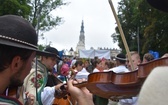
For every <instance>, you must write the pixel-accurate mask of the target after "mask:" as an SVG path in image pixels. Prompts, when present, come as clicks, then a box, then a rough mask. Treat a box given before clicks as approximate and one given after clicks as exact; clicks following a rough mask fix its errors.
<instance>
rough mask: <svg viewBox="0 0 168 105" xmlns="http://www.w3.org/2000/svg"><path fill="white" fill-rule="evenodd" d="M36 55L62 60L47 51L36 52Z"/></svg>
mask: <svg viewBox="0 0 168 105" xmlns="http://www.w3.org/2000/svg"><path fill="white" fill-rule="evenodd" d="M36 55H40V56H47V57H56V58H58V59H59V60H62V59H61V57H60V56H58V55H56V54H54V53H50V52H47V51H40V50H36Z"/></svg>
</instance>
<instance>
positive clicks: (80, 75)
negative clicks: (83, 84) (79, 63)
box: [75, 68, 90, 79]
mask: <svg viewBox="0 0 168 105" xmlns="http://www.w3.org/2000/svg"><path fill="white" fill-rule="evenodd" d="M89 74H90V73H89V72H87V70H86V68H83V69H82V70H81V71H79V72H78V73H77V74H76V76H75V78H76V79H83V78H85V79H87V78H88V75H89Z"/></svg>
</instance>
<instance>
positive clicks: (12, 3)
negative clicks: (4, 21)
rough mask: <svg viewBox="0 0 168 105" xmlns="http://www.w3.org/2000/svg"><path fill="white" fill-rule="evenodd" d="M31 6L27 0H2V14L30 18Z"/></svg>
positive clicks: (0, 13) (0, 4)
mask: <svg viewBox="0 0 168 105" xmlns="http://www.w3.org/2000/svg"><path fill="white" fill-rule="evenodd" d="M30 10H31V7H30V6H29V5H28V4H27V1H26V0H0V15H7V14H13V15H19V16H22V17H24V18H28V16H29V14H30Z"/></svg>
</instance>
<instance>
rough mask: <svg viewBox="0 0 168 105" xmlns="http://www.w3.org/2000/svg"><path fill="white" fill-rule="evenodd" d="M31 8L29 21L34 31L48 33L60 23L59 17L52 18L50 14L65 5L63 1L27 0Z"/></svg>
mask: <svg viewBox="0 0 168 105" xmlns="http://www.w3.org/2000/svg"><path fill="white" fill-rule="evenodd" d="M27 3H28V4H29V5H30V6H31V13H30V16H29V21H30V22H31V23H32V25H33V26H34V27H35V29H36V30H37V32H38V31H41V32H45V31H49V30H51V29H53V28H54V27H56V26H58V25H59V24H61V22H62V18H61V17H59V16H52V14H51V13H52V12H53V11H54V10H55V9H56V8H59V7H60V6H63V5H67V4H68V3H64V2H63V0H27Z"/></svg>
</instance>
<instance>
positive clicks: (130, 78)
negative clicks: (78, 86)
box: [86, 71, 142, 100]
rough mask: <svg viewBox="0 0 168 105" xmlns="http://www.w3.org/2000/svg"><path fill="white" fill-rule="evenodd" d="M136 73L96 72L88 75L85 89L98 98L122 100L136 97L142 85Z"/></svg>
mask: <svg viewBox="0 0 168 105" xmlns="http://www.w3.org/2000/svg"><path fill="white" fill-rule="evenodd" d="M137 76H138V71H133V72H129V73H114V72H113V71H110V72H97V73H92V74H90V75H89V79H88V84H87V86H86V87H87V89H88V90H89V91H90V92H91V93H93V94H95V95H98V96H100V97H103V98H110V99H115V100H116V99H123V98H130V97H132V96H136V95H137V94H138V93H139V91H140V87H141V85H142V82H141V81H140V80H139V79H138V78H137Z"/></svg>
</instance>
